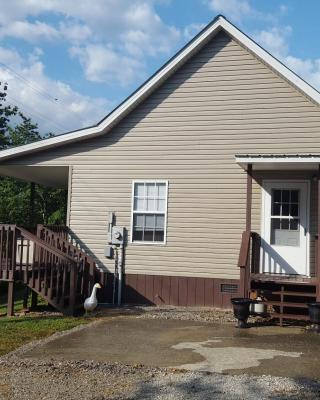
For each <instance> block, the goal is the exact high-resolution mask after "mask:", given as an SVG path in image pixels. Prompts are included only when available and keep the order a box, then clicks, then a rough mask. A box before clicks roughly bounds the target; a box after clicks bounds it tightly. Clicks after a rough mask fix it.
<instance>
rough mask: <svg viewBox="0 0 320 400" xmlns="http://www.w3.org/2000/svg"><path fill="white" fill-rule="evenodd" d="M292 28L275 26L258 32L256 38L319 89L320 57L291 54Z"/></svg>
mask: <svg viewBox="0 0 320 400" xmlns="http://www.w3.org/2000/svg"><path fill="white" fill-rule="evenodd" d="M291 34H292V28H291V27H290V26H286V27H283V28H279V27H273V28H271V29H269V30H263V31H261V32H258V33H256V34H255V35H254V36H255V39H256V41H257V42H258V43H259V44H261V46H262V47H264V48H265V49H266V50H268V51H269V52H270V53H271V54H272V55H274V56H275V57H277V58H278V59H279V60H280V61H282V62H283V63H284V64H285V65H286V66H288V67H289V68H290V69H292V71H294V72H295V73H296V74H298V75H300V76H301V77H302V78H303V79H305V80H306V81H307V82H309V83H310V84H311V85H313V86H314V87H315V88H317V89H318V90H319V89H320V58H317V59H302V58H299V57H295V56H292V55H291V54H290V48H289V44H288V43H289V39H290V35H291Z"/></svg>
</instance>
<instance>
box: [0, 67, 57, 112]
mask: <svg viewBox="0 0 320 400" xmlns="http://www.w3.org/2000/svg"><path fill="white" fill-rule="evenodd" d="M0 65H2V66H3V67H4V68H6V69H7V70H8V71H11V72H12V73H13V74H15V75H16V76H17V78H18V79H20V80H22V81H23V82H24V83H26V84H27V85H28V86H29V87H30V88H31V89H33V90H34V91H36V92H37V93H38V94H40V95H41V96H43V97H45V98H46V99H47V100H50V101H52V102H54V103H55V104H56V102H57V101H58V99H57V98H55V97H53V96H51V94H50V93H49V92H47V91H46V90H44V89H43V88H41V87H40V86H39V85H37V84H36V83H34V82H31V81H29V80H28V79H27V78H25V77H24V76H22V75H21V74H19V73H18V72H16V71H15V70H14V69H12V68H11V67H9V66H8V65H6V64H5V63H3V62H0Z"/></svg>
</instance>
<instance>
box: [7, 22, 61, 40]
mask: <svg viewBox="0 0 320 400" xmlns="http://www.w3.org/2000/svg"><path fill="white" fill-rule="evenodd" d="M6 36H8V37H14V38H22V39H23V40H26V41H28V42H31V43H34V42H37V41H39V40H41V41H43V40H54V39H57V38H58V37H59V36H60V34H59V32H58V30H57V29H55V28H54V27H52V26H50V25H48V24H46V23H44V22H40V21H36V22H34V23H30V22H28V21H12V22H11V23H10V24H8V25H2V26H0V37H2V38H3V37H6Z"/></svg>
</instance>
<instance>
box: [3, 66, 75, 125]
mask: <svg viewBox="0 0 320 400" xmlns="http://www.w3.org/2000/svg"><path fill="white" fill-rule="evenodd" d="M0 65H2V66H3V67H4V68H6V69H7V70H8V71H11V72H12V73H13V74H15V75H16V76H17V78H18V79H20V80H21V81H23V82H24V83H26V84H27V85H28V86H29V87H30V88H31V89H32V90H34V91H35V92H36V93H38V94H39V95H41V96H42V97H44V98H45V99H46V100H50V101H51V102H52V103H53V104H55V105H56V106H57V107H60V108H63V105H62V104H61V103H60V102H59V99H58V98H56V97H53V96H51V94H50V93H49V92H47V91H46V90H45V89H43V88H41V87H40V86H39V85H37V84H36V83H34V82H32V81H30V80H28V79H26V78H25V77H24V76H22V75H21V74H19V73H18V72H16V71H15V70H14V69H12V68H11V67H9V66H8V65H6V64H5V63H3V62H1V61H0ZM69 117H71V118H73V120H74V121H75V122H76V123H77V124H78V123H79V120H78V119H77V118H76V116H75V115H73V114H72V113H70V115H69Z"/></svg>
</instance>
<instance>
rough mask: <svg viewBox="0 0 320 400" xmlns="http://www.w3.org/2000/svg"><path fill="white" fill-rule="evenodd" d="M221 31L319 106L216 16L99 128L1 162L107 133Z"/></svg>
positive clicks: (313, 93)
mask: <svg viewBox="0 0 320 400" xmlns="http://www.w3.org/2000/svg"><path fill="white" fill-rule="evenodd" d="M221 29H224V30H225V31H226V32H227V33H229V34H230V35H231V36H232V37H233V38H234V39H236V40H237V41H238V42H240V43H241V44H243V45H244V46H245V47H247V48H248V49H249V50H250V51H252V52H253V53H254V54H256V56H257V57H259V58H260V59H261V60H262V61H264V62H265V63H267V64H269V65H270V66H271V67H272V68H273V69H274V70H275V71H277V72H278V73H279V74H281V75H282V76H283V77H284V78H286V79H287V80H288V81H289V82H291V83H292V84H293V85H295V86H296V87H297V88H298V89H300V90H301V91H302V92H303V93H305V94H306V95H307V96H308V97H309V98H310V99H312V100H313V101H315V102H316V103H317V104H320V93H319V92H318V91H317V90H316V89H314V88H313V87H312V86H310V85H309V84H308V83H307V82H305V81H304V80H303V79H301V78H300V77H299V76H297V75H296V74H295V73H293V72H292V71H291V70H290V69H288V68H287V67H286V66H285V65H283V64H282V63H281V62H280V61H278V60H277V59H275V58H274V57H273V56H271V54H269V53H268V52H267V51H265V50H264V49H263V48H261V47H260V46H259V45H257V44H256V43H255V42H254V41H253V40H252V39H250V38H249V37H248V36H246V35H245V34H244V33H243V32H241V31H240V30H239V29H238V28H236V27H235V26H234V25H232V24H231V23H230V22H229V21H227V20H226V19H225V18H224V17H223V16H218V17H217V18H216V19H215V20H214V21H212V22H211V23H210V24H209V25H208V26H207V27H206V28H205V29H204V30H203V31H202V32H200V34H198V35H197V36H196V37H195V38H194V39H193V40H192V41H191V42H190V43H189V44H188V45H187V46H185V47H184V48H183V49H182V50H181V51H180V52H179V53H178V54H177V55H176V56H175V57H173V58H172V59H171V60H170V61H169V62H168V63H167V64H165V65H164V66H163V67H162V68H161V69H160V70H159V71H158V72H157V73H156V74H155V75H153V76H152V77H151V78H150V79H149V80H148V81H146V82H145V84H143V85H142V86H141V87H140V88H139V89H138V90H137V91H136V92H134V93H133V94H132V95H131V96H130V97H129V98H128V99H126V100H125V101H124V102H123V103H122V104H121V105H120V106H119V107H117V108H116V109H115V110H114V111H113V112H111V113H110V114H109V115H108V116H107V117H106V118H105V119H104V120H102V121H101V122H100V123H99V124H98V125H96V126H93V127H89V128H84V129H81V130H78V131H73V132H70V133H65V134H63V135H59V136H55V137H53V138H49V139H46V140H43V141H39V142H35V143H31V144H27V145H23V146H19V147H15V148H12V149H8V150H3V151H0V160H6V159H9V158H14V157H18V156H21V155H24V154H28V153H32V152H36V151H40V150H46V149H49V148H51V147H55V146H58V145H62V144H68V143H72V142H74V141H78V140H84V139H87V138H90V137H94V136H97V135H99V134H101V133H106V132H108V131H109V130H110V129H111V128H112V127H113V126H114V125H115V124H116V123H117V122H118V121H119V120H120V119H121V118H123V117H124V116H125V115H127V113H128V112H129V111H131V110H132V109H133V108H134V107H135V106H136V105H138V104H139V103H140V102H141V101H142V100H143V99H144V98H146V97H147V96H148V95H149V94H150V93H151V92H152V91H153V90H154V89H155V88H156V87H157V86H158V85H159V84H160V83H161V82H163V81H164V80H165V79H166V78H167V77H168V76H169V75H171V74H172V73H173V72H174V71H175V70H176V69H177V68H178V67H179V66H180V65H181V64H183V63H184V62H185V61H186V60H187V59H189V58H190V57H191V56H192V55H193V54H194V53H195V52H196V51H197V50H198V49H199V48H201V47H202V46H204V45H205V44H206V43H207V41H208V40H210V39H211V38H212V37H213V36H214V35H215V34H216V33H217V32H219V31H220V30H221Z"/></svg>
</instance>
